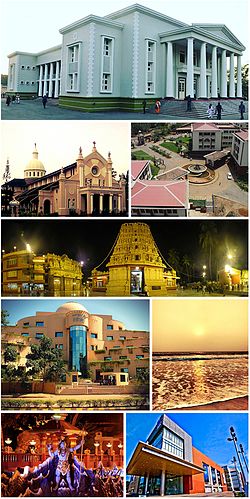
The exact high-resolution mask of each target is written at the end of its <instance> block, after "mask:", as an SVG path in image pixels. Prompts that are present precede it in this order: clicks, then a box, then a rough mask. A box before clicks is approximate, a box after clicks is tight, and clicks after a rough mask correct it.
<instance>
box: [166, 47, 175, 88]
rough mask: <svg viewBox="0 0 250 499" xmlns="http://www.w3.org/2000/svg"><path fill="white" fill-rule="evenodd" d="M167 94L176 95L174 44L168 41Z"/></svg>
mask: <svg viewBox="0 0 250 499" xmlns="http://www.w3.org/2000/svg"><path fill="white" fill-rule="evenodd" d="M166 96H167V97H174V71H173V44H172V42H168V43H167V88H166Z"/></svg>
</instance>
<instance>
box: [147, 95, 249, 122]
mask: <svg viewBox="0 0 250 499" xmlns="http://www.w3.org/2000/svg"><path fill="white" fill-rule="evenodd" d="M210 102H211V103H212V104H213V106H214V108H215V107H216V105H217V103H218V101H217V100H214V101H213V100H195V101H192V103H191V111H187V102H186V101H183V100H164V99H163V100H162V101H161V112H160V115H162V116H176V118H177V119H178V118H184V119H188V120H189V119H195V120H200V119H201V120H204V119H205V120H208V114H207V109H208V106H209V103H210ZM220 102H221V105H222V109H223V111H222V116H221V119H222V120H223V119H224V118H227V116H230V115H232V114H234V115H235V116H237V119H240V113H239V104H240V102H241V99H226V100H220ZM244 105H245V108H246V112H245V119H247V114H248V103H247V102H246V101H244ZM148 113H149V114H155V110H154V106H152V107H151V108H150V109H149V110H148ZM158 116H159V115H158ZM214 119H215V120H216V115H214ZM235 119H236V118H235Z"/></svg>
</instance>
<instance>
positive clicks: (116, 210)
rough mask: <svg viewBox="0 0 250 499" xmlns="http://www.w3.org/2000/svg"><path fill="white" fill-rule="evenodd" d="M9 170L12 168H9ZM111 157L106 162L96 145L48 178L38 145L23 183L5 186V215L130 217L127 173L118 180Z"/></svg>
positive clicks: (3, 203)
mask: <svg viewBox="0 0 250 499" xmlns="http://www.w3.org/2000/svg"><path fill="white" fill-rule="evenodd" d="M6 168H8V169H9V164H7V165H6ZM115 176H116V174H115V173H114V170H113V162H112V159H111V154H110V153H109V154H108V158H107V159H105V158H104V157H103V156H102V155H101V154H100V153H99V152H98V150H97V148H96V143H95V142H94V143H93V147H92V151H91V152H90V154H88V155H86V156H83V154H82V148H81V147H80V149H79V153H78V157H77V159H76V161H75V162H74V163H72V164H70V165H68V166H65V167H63V168H61V169H59V170H56V171H53V172H51V173H48V174H46V170H45V166H44V164H43V163H42V161H40V160H39V158H38V150H37V147H36V144H35V147H34V151H33V153H32V158H31V160H30V161H29V162H28V163H27V165H26V166H25V168H24V176H23V178H21V179H16V178H15V179H12V180H9V181H7V182H5V183H4V184H3V185H2V214H3V215H5V216H6V215H7V216H8V215H9V216H27V215H32V216H34V215H38V216H43V215H46V216H48V215H59V216H74V215H81V216H89V215H95V216H98V215H102V214H104V215H105V214H106V215H109V214H116V215H117V214H127V193H126V184H127V182H126V169H125V173H124V174H121V175H120V176H119V178H118V179H116V178H115Z"/></svg>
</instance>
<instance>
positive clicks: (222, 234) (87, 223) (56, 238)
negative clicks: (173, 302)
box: [2, 219, 248, 274]
mask: <svg viewBox="0 0 250 499" xmlns="http://www.w3.org/2000/svg"><path fill="white" fill-rule="evenodd" d="M136 221H137V222H140V223H147V224H148V225H149V226H150V229H151V232H152V235H153V237H154V239H155V242H156V244H157V246H158V248H159V250H160V252H161V254H162V255H163V256H164V258H166V259H167V255H168V251H169V250H170V249H173V248H174V249H176V250H177V251H178V252H179V253H180V255H184V254H187V255H188V256H189V257H190V258H191V259H192V260H193V261H195V262H196V266H197V267H198V268H199V267H200V265H202V264H204V254H203V253H202V250H201V248H200V245H199V234H200V229H201V223H202V222H205V223H207V224H209V223H215V224H216V227H217V233H218V235H219V242H218V244H219V246H220V249H221V251H220V254H221V255H222V256H221V258H222V257H223V258H224V255H226V254H227V253H228V252H229V251H232V250H234V252H235V254H236V255H237V257H236V259H235V262H234V263H233V264H234V265H235V266H236V267H239V268H246V266H247V254H248V250H247V240H248V235H247V220H225V219H224V220H218V221H217V220H212V221H204V220H203V221H202V222H201V221H200V220H159V221H152V219H150V220H142V219H140V220H134V219H133V222H131V220H130V221H129V220H128V219H123V220H121V219H120V220H109V219H107V220H93V219H92V220H90V219H88V220H75V219H67V220H37V219H36V220H22V221H19V220H4V221H2V249H5V251H6V252H8V251H12V250H13V246H15V245H16V246H17V249H19V250H21V249H24V248H25V245H24V241H25V242H28V243H29V244H30V245H31V248H32V250H33V251H34V252H35V253H36V254H37V255H39V254H43V253H47V252H51V253H55V254H58V255H62V254H64V253H65V254H67V255H68V256H69V257H70V258H73V259H75V260H78V261H80V260H83V261H84V269H85V272H84V273H85V274H86V273H87V272H88V271H90V270H91V269H93V268H94V267H95V266H97V265H99V264H100V263H101V262H102V260H103V259H104V258H105V257H106V256H107V255H108V253H109V251H110V249H111V247H112V246H113V244H114V242H115V240H116V237H117V235H118V232H119V229H120V227H121V225H122V223H126V222H130V223H135V222H136ZM22 232H23V233H24V236H23V237H22V236H21V234H22ZM105 263H107V262H105ZM221 263H222V262H221ZM224 263H225V262H223V265H224ZM102 268H104V267H102Z"/></svg>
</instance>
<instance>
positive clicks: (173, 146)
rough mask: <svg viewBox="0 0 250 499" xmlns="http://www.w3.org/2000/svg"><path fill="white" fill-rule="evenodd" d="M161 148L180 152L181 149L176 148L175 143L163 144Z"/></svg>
mask: <svg viewBox="0 0 250 499" xmlns="http://www.w3.org/2000/svg"><path fill="white" fill-rule="evenodd" d="M160 146H161V147H165V149H169V151H173V152H178V151H179V148H178V147H177V146H176V144H175V143H174V142H162V143H161V144H160Z"/></svg>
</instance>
